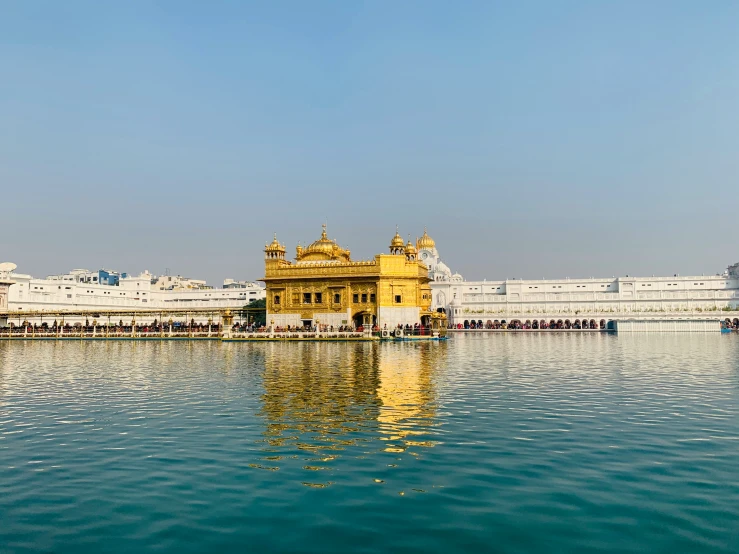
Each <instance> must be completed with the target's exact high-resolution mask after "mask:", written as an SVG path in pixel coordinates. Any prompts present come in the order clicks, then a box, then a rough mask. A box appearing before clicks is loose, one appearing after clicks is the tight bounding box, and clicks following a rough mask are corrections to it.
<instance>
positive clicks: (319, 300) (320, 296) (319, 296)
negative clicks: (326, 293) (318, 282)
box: [315, 292, 323, 304]
mask: <svg viewBox="0 0 739 554" xmlns="http://www.w3.org/2000/svg"><path fill="white" fill-rule="evenodd" d="M315 296H316V304H323V293H320V292H317V293H316V295H315Z"/></svg>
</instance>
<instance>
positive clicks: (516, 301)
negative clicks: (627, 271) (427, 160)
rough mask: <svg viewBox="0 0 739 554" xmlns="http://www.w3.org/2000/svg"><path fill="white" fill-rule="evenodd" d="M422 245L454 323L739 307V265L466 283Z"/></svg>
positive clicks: (440, 304)
mask: <svg viewBox="0 0 739 554" xmlns="http://www.w3.org/2000/svg"><path fill="white" fill-rule="evenodd" d="M417 245H418V255H419V258H420V259H421V261H423V262H424V263H426V265H427V266H428V267H429V277H431V278H432V281H431V290H432V294H433V302H432V308H433V309H434V310H436V309H443V310H444V311H446V313H447V316H448V317H449V321H450V322H451V323H453V324H460V323H461V324H464V323H465V322H470V321H475V322H478V323H479V322H480V321H482V322H483V324H486V323H487V322H488V321H492V322H494V321H495V320H502V319H506V320H511V319H513V318H515V319H520V320H526V319H529V320H534V319H537V320H538V319H546V320H550V319H551V318H555V319H558V318H559V316H560V315H561V316H562V318H565V317H569V318H575V317H579V318H583V317H584V318H588V319H589V318H591V317H592V318H595V319H600V318H601V317H605V316H606V315H607V314H614V315H615V314H648V313H664V314H680V313H685V312H718V311H725V310H731V311H733V310H737V309H739V264H734V265H732V266H730V267H729V268H728V270H727V271H726V272H725V273H722V274H714V275H701V276H700V277H698V276H679V275H673V276H672V277H631V276H625V277H612V278H605V279H603V278H592V277H591V278H579V279H578V278H571V279H570V278H568V279H544V280H521V279H505V280H499V281H496V280H493V281H489V280H483V281H465V280H464V278H463V277H462V276H461V275H460V274H458V273H452V272H451V270H450V269H449V268H448V267H447V266H446V265H445V264H444V263H443V262H442V261H441V257H440V256H439V253H438V251H437V249H436V243H435V242H434V241H433V239H431V237H429V236H428V235H427V234H426V233H425V232H424V236H423V237H422V238H421V239H419V241H418V243H417Z"/></svg>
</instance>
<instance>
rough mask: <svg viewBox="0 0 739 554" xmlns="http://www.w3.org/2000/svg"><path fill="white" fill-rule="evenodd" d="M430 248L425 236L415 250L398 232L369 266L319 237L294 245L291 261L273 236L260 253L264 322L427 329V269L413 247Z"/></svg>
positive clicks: (283, 324) (284, 326)
mask: <svg viewBox="0 0 739 554" xmlns="http://www.w3.org/2000/svg"><path fill="white" fill-rule="evenodd" d="M421 241H424V244H426V243H428V242H429V241H430V242H431V243H433V240H432V239H431V237H429V236H428V235H427V234H426V232H425V231H424V236H423V237H422V238H421V239H418V242H417V243H416V245H414V244H413V243H412V242H411V241H410V240H409V241H408V242H407V243H405V242H404V241H403V239H402V238H401V236H400V234H399V233H398V231H397V229H396V232H395V236H393V238H392V239H391V241H390V246H389V250H390V251H389V253H387V254H377V255H376V256H375V257H374V259H372V260H369V261H353V260H352V259H351V254H350V251H349V250H347V249H344V248H342V247H341V246H339V244H338V243H337V242H336V241H335V240H333V239H330V238H328V235H327V234H326V226H325V225H324V226H323V232H322V233H321V237H320V238H319V239H318V240H316V241H315V242H313V243H311V244H310V245H309V246H307V247H305V248H304V247H302V246H300V245H298V247H297V249H296V255H295V261H294V262H291V261H289V260H287V259H286V258H285V253H286V250H285V245H284V244H280V242H279V241H278V240H277V236H276V235H275V238H274V240H273V241H272V243H271V244H267V245H266V246H265V248H264V253H265V275H264V278H263V279H261V280H262V281H264V282H265V284H266V288H267V290H266V293H267V321H268V322H269V323H270V325H271V326H276V327H280V328H287V327H288V326H290V327H293V328H294V327H305V326H307V327H314V326H319V325H320V326H329V327H334V328H338V327H341V326H351V327H355V328H357V327H360V326H363V327H365V328H366V327H368V326H370V325H372V326H377V327H379V328H381V329H385V328H387V329H393V328H395V327H397V326H398V325H414V324H417V323H418V324H421V325H428V323H429V320H430V318H431V315H432V314H431V311H430V308H431V286H430V285H429V282H430V279H429V276H428V268H427V267H426V265H425V264H424V263H423V262H421V261H420V260H418V258H417V253H418V250H417V247H418V245H419V243H420V242H421Z"/></svg>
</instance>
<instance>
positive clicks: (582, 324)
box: [449, 319, 607, 329]
mask: <svg viewBox="0 0 739 554" xmlns="http://www.w3.org/2000/svg"><path fill="white" fill-rule="evenodd" d="M606 325H607V324H606V320H605V319H601V320H600V321H599V322H598V321H596V320H594V319H590V320H588V319H582V320H580V319H575V320H574V321H571V320H569V319H564V320H562V319H559V320H554V319H551V320H549V321H546V320H544V319H542V320H538V319H534V320H530V319H527V320H526V321H521V320H520V319H513V320H511V321H506V320H505V319H503V320H500V321H499V320H497V319H496V320H494V321H491V320H488V321H487V322H485V323H483V321H482V320H481V319H480V320H477V321H475V320H474V319H473V320H465V321H464V323H457V324H450V325H449V328H450V329H605V328H606Z"/></svg>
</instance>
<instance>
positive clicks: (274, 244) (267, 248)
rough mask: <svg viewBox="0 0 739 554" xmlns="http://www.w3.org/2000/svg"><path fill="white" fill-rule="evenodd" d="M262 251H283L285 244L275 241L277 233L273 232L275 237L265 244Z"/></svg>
mask: <svg viewBox="0 0 739 554" xmlns="http://www.w3.org/2000/svg"><path fill="white" fill-rule="evenodd" d="M264 251H265V252H284V251H285V245H284V244H280V243H279V242H278V241H277V233H275V238H274V239H273V240H272V243H271V244H268V245H265V247H264Z"/></svg>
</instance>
